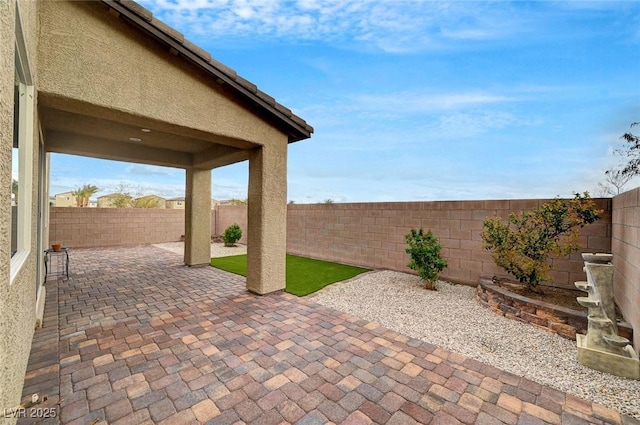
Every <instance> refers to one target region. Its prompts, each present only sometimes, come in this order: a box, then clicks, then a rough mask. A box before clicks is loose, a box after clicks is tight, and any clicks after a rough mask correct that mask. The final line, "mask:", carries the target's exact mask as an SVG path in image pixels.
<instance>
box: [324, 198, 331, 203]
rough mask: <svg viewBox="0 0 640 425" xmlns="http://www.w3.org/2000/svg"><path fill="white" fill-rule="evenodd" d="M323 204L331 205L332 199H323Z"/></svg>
mask: <svg viewBox="0 0 640 425" xmlns="http://www.w3.org/2000/svg"><path fill="white" fill-rule="evenodd" d="M324 203H325V204H333V199H331V198H329V199H325V200H324Z"/></svg>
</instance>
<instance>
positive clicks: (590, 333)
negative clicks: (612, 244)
mask: <svg viewBox="0 0 640 425" xmlns="http://www.w3.org/2000/svg"><path fill="white" fill-rule="evenodd" d="M582 258H583V259H584V271H585V272H586V273H587V281H586V282H576V283H575V285H576V288H578V289H580V290H582V291H585V292H587V293H588V294H589V295H588V296H587V297H578V299H577V300H578V303H579V304H580V305H582V306H584V307H587V308H588V309H589V316H588V317H587V320H588V328H587V335H581V334H578V335H576V340H577V344H578V362H579V363H580V364H582V365H585V366H587V367H590V368H591V369H596V370H599V371H601V372H607V373H611V374H612V375H617V376H622V377H625V378H630V379H640V362H639V361H638V354H637V353H636V352H635V351H634V350H633V347H632V346H631V343H630V342H629V340H628V339H627V338H624V337H621V336H620V335H618V325H617V323H616V308H615V304H614V302H613V270H614V266H613V264H611V259H612V258H613V256H612V255H611V254H582Z"/></svg>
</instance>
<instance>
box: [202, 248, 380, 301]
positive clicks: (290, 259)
mask: <svg viewBox="0 0 640 425" xmlns="http://www.w3.org/2000/svg"><path fill="white" fill-rule="evenodd" d="M210 264H211V265H212V266H213V267H216V268H218V269H222V270H225V271H228V272H231V273H235V274H239V275H242V276H246V275H247V255H246V254H244V255H232V256H230V257H218V258H212V259H211V263H210ZM368 271H370V270H369V269H364V268H362V267H355V266H348V265H346V264H338V263H332V262H330V261H322V260H314V259H313V258H306V257H299V256H297V255H289V254H287V284H286V285H287V286H286V288H285V291H287V292H288V293H290V294H293V295H297V296H299V297H303V296H305V295H309V294H312V293H314V292H316V291H318V290H320V289H322V288H324V287H325V286H327V285H330V284H332V283H335V282H340V281H341V280H345V279H350V278H352V277H354V276H357V275H359V274H360V273H364V272H368Z"/></svg>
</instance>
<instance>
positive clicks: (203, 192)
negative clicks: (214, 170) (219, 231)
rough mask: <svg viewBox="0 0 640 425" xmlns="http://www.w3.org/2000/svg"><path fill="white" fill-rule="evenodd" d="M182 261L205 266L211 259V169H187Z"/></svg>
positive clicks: (194, 265)
mask: <svg viewBox="0 0 640 425" xmlns="http://www.w3.org/2000/svg"><path fill="white" fill-rule="evenodd" d="M186 174H187V194H186V199H185V202H186V205H185V214H184V221H185V232H184V237H185V238H184V239H185V241H184V263H185V264H186V265H187V266H190V267H197V266H206V265H208V264H209V261H210V260H211V170H202V169H197V168H188V169H187V173H186Z"/></svg>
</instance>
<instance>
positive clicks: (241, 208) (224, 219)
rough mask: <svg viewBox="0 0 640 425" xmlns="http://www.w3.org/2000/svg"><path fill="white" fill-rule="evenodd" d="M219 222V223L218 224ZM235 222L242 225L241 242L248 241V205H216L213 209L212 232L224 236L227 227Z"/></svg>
mask: <svg viewBox="0 0 640 425" xmlns="http://www.w3.org/2000/svg"><path fill="white" fill-rule="evenodd" d="M216 223H217V224H216ZM233 223H237V224H238V225H240V228H241V229H242V238H240V243H242V244H246V243H247V233H249V232H248V226H247V223H248V209H247V206H246V205H216V206H215V208H214V210H212V217H211V234H212V235H214V236H222V235H223V234H224V231H225V229H226V228H227V227H229V226H231V225H232V224H233Z"/></svg>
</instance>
